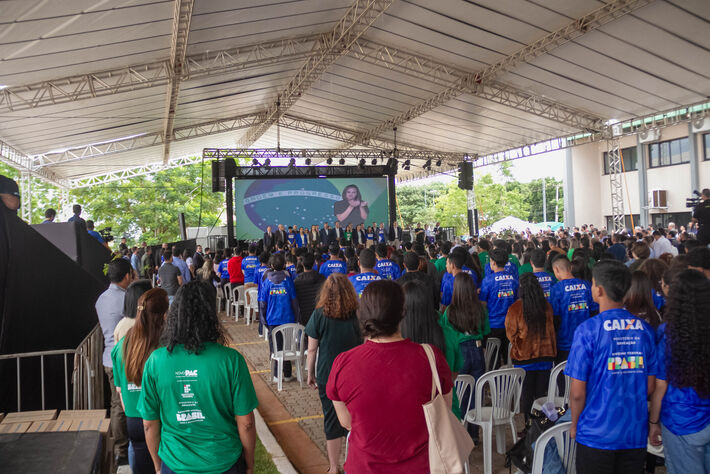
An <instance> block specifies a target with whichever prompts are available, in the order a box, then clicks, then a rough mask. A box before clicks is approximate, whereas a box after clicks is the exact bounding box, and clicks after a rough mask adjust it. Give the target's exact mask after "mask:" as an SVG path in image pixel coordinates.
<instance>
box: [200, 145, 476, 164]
mask: <svg viewBox="0 0 710 474" xmlns="http://www.w3.org/2000/svg"><path fill="white" fill-rule="evenodd" d="M202 156H204V157H205V159H218V160H219V159H225V158H234V159H237V158H239V159H247V160H254V159H256V160H265V159H267V158H269V159H274V158H296V159H306V158H310V159H311V160H324V161H327V160H328V159H331V160H334V159H340V158H343V159H345V160H347V161H349V162H355V163H357V162H358V161H359V160H365V161H366V164H367V165H368V166H369V165H370V163H371V162H372V160H373V159H374V160H378V161H388V160H389V159H390V158H393V157H392V154H391V153H387V152H385V151H382V150H365V149H355V148H353V149H349V150H334V149H331V148H327V149H323V148H292V149H284V148H280V149H276V148H205V149H204V150H202ZM463 156H464V155H463V153H459V154H455V153H443V154H441V153H439V152H436V151H423V150H408V151H407V150H403V151H399V149H398V159H399V160H400V162H401V160H422V161H426V160H439V159H441V160H442V162H443V161H444V160H445V159H447V160H448V162H452V160H455V161H454V162H458V161H461V160H462V159H463ZM329 164H330V163H329Z"/></svg>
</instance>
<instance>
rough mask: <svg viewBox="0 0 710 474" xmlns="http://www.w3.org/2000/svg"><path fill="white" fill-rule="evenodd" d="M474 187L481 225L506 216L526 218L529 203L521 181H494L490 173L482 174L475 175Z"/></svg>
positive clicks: (486, 224) (483, 225) (484, 225)
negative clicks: (504, 182) (502, 182)
mask: <svg viewBox="0 0 710 474" xmlns="http://www.w3.org/2000/svg"><path fill="white" fill-rule="evenodd" d="M474 189H475V191H476V207H477V208H478V219H479V224H480V226H481V227H486V226H489V225H491V224H493V223H494V222H496V221H498V220H500V219H502V218H504V217H506V216H513V217H518V218H520V219H527V217H528V214H529V212H530V205H529V203H528V202H526V199H525V197H526V191H525V189H524V187H523V185H521V183H518V182H516V181H510V182H508V183H506V184H500V183H494V182H493V177H492V176H491V175H490V174H484V175H479V176H477V177H476V182H475V183H474Z"/></svg>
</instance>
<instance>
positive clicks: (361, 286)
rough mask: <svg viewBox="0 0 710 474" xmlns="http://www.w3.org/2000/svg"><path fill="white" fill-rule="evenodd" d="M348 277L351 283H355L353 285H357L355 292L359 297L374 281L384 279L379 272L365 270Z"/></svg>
mask: <svg viewBox="0 0 710 474" xmlns="http://www.w3.org/2000/svg"><path fill="white" fill-rule="evenodd" d="M348 279H349V280H350V283H352V284H353V287H355V293H357V296H358V298H359V297H360V296H361V295H362V292H363V291H365V288H366V287H367V285H369V284H370V283H372V282H373V281H377V280H382V277H381V276H380V275H378V274H377V273H372V272H365V273H358V274H357V275H353V276H351V277H348Z"/></svg>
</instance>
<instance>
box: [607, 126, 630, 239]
mask: <svg viewBox="0 0 710 474" xmlns="http://www.w3.org/2000/svg"><path fill="white" fill-rule="evenodd" d="M606 149H607V160H608V162H609V167H608V171H609V184H610V189H611V220H612V228H611V229H610V230H611V231H613V232H614V233H615V234H617V233H620V232H623V231H624V227H625V225H624V188H623V186H622V182H621V180H622V172H623V170H622V166H621V148H620V146H619V139H618V138H613V139H611V140H607V142H606Z"/></svg>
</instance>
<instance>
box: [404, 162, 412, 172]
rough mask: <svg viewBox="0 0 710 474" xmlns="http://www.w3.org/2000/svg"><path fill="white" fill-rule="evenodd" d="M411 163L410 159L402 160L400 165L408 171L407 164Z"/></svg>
mask: <svg viewBox="0 0 710 474" xmlns="http://www.w3.org/2000/svg"><path fill="white" fill-rule="evenodd" d="M411 164H412V162H411V161H410V160H407V161H405V162H404V164H403V165H402V167H403V168H404V169H405V170H406V171H409V166H410V165H411Z"/></svg>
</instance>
